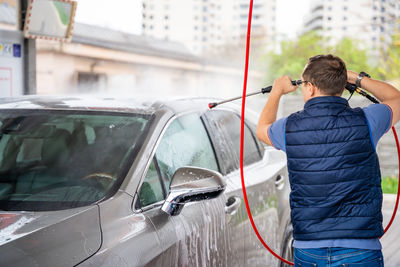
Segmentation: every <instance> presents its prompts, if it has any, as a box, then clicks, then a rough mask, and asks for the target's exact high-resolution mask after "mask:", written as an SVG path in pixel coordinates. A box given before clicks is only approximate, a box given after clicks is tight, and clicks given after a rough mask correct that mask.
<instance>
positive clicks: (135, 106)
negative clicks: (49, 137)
mask: <svg viewBox="0 0 400 267" xmlns="http://www.w3.org/2000/svg"><path fill="white" fill-rule="evenodd" d="M218 101H221V99H217V98H207V97H164V98H157V97H152V96H138V97H125V98H123V97H111V96H100V95H99V96H82V95H80V96H41V95H28V96H20V97H6V98H0V110H1V109H42V110H84V111H106V112H120V113H121V112H122V113H139V114H155V113H159V114H165V113H173V114H176V115H177V114H182V113H187V112H190V111H194V110H197V111H202V112H205V111H207V110H209V108H208V104H209V103H210V102H218ZM239 104H240V101H237V103H225V104H224V105H221V106H219V107H217V108H215V109H229V110H236V111H237V112H240V106H239ZM247 112H248V110H247V111H246V114H248V115H250V117H253V118H254V113H253V114H251V113H252V112H251V111H250V112H249V113H247ZM246 117H248V116H247V115H246Z"/></svg>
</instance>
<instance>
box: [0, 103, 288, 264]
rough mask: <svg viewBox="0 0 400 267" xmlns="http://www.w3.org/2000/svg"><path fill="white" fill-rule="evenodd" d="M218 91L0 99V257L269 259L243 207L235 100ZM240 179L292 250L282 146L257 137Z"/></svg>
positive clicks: (250, 141)
mask: <svg viewBox="0 0 400 267" xmlns="http://www.w3.org/2000/svg"><path fill="white" fill-rule="evenodd" d="M213 101H215V99H206V98H188V99H164V100H152V99H149V98H144V99H141V98H140V99H139V98H136V99H128V98H126V99H118V98H112V97H99V98H86V97H72V96H69V97H50V96H23V97H17V98H4V99H1V100H0V127H1V139H0V210H1V211H0V258H1V262H2V265H3V264H4V265H5V266H277V265H279V264H280V263H279V262H278V260H277V259H275V258H274V257H273V256H272V255H271V254H269V253H268V252H267V251H266V250H265V248H264V247H263V246H262V245H261V243H260V242H259V241H258V239H257V237H256V235H255V234H254V232H253V230H252V228H251V224H250V221H249V218H248V215H247V212H246V207H245V204H244V201H243V193H242V188H241V180H240V170H239V152H240V149H239V147H240V109H239V107H238V106H237V105H235V104H226V105H223V106H221V107H218V108H215V109H213V110H209V109H208V103H209V102H213ZM256 119H257V115H256V114H253V113H251V112H250V111H248V112H247V113H246V125H245V132H244V145H245V149H244V165H245V168H244V176H245V182H246V190H247V196H248V199H249V203H250V206H251V211H252V215H253V217H254V221H255V224H256V225H257V227H258V230H259V232H260V234H261V235H262V237H263V238H264V240H265V241H266V242H267V243H268V244H269V245H270V246H271V248H272V249H274V250H275V251H276V252H277V253H279V254H281V255H283V256H285V257H287V258H289V259H292V258H293V255H292V248H291V243H292V237H291V236H292V234H291V223H290V209H289V200H288V196H289V191H290V187H289V182H288V173H287V168H286V158H285V154H284V153H283V152H280V151H277V150H274V149H272V148H269V147H266V146H264V145H263V144H262V143H260V142H259V141H258V140H257V139H256V137H255V125H256Z"/></svg>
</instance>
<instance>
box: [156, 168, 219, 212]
mask: <svg viewBox="0 0 400 267" xmlns="http://www.w3.org/2000/svg"><path fill="white" fill-rule="evenodd" d="M225 187H226V182H225V180H224V178H223V177H222V175H221V174H220V173H218V172H215V171H211V170H207V169H203V168H197V167H182V168H179V169H178V170H176V172H175V173H174V176H173V177H172V181H171V184H170V186H169V194H168V197H167V199H166V200H165V202H164V204H163V206H162V207H161V210H163V211H164V212H166V213H168V214H169V215H172V216H175V215H179V214H180V212H181V211H182V209H183V207H184V206H185V204H186V203H188V202H194V201H200V200H205V199H212V198H216V197H218V196H219V195H220V194H221V193H222V192H224V190H225Z"/></svg>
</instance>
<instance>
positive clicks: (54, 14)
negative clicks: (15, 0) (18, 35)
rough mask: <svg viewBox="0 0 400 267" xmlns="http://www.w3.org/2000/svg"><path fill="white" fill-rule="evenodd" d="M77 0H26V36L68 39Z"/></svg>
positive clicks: (70, 33)
mask: <svg viewBox="0 0 400 267" xmlns="http://www.w3.org/2000/svg"><path fill="white" fill-rule="evenodd" d="M76 5H77V2H75V1H70V0H28V9H27V13H26V17H25V25H24V36H25V37H26V38H31V39H36V38H41V39H45V40H61V41H62V40H64V41H69V40H71V37H72V29H73V25H74V18H75V12H76Z"/></svg>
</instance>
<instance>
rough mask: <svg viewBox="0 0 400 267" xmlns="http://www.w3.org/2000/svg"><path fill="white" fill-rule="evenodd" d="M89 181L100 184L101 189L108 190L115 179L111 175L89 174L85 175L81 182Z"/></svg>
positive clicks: (103, 173)
mask: <svg viewBox="0 0 400 267" xmlns="http://www.w3.org/2000/svg"><path fill="white" fill-rule="evenodd" d="M89 179H90V180H91V181H93V180H94V181H96V182H98V183H100V184H101V185H102V186H103V189H108V188H109V187H110V185H113V184H114V182H115V181H116V180H117V178H116V177H114V176H113V175H111V174H108V173H105V172H94V173H91V174H88V175H86V176H85V177H84V178H83V180H89Z"/></svg>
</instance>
